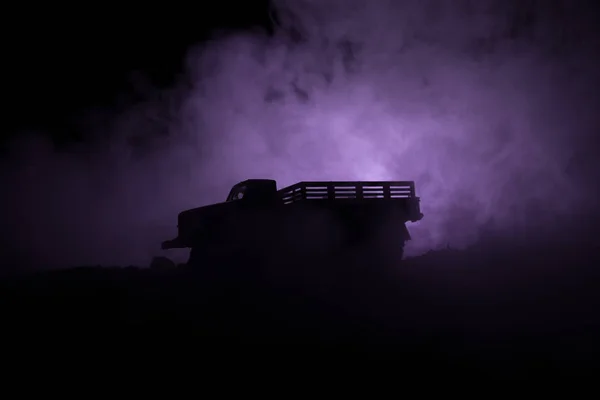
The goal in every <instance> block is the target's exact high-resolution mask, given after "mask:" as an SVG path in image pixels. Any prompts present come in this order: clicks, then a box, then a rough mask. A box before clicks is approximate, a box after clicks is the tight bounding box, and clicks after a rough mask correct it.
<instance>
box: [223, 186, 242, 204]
mask: <svg viewBox="0 0 600 400" xmlns="http://www.w3.org/2000/svg"><path fill="white" fill-rule="evenodd" d="M245 191H246V186H240V187H234V188H233V189H231V193H230V194H229V198H228V199H227V201H234V200H241V199H242V198H243V197H244V192H245Z"/></svg>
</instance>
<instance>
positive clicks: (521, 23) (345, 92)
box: [0, 0, 600, 267]
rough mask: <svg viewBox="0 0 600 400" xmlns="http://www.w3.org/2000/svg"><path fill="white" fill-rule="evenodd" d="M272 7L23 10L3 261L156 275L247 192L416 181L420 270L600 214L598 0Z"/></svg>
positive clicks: (8, 125) (12, 34)
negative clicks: (445, 252) (181, 225)
mask: <svg viewBox="0 0 600 400" xmlns="http://www.w3.org/2000/svg"><path fill="white" fill-rule="evenodd" d="M272 3H273V4H267V2H266V1H262V2H261V1H246V2H235V3H228V2H222V3H218V2H217V3H214V4H210V6H208V5H203V3H198V4H190V5H188V6H187V7H177V8H175V7H171V6H169V5H162V4H158V5H156V6H146V7H149V8H144V9H142V8H136V9H128V8H127V7H126V6H122V9H121V8H111V7H109V6H107V5H106V4H105V3H97V4H93V3H86V4H85V8H81V9H74V8H73V7H72V6H69V7H66V6H62V7H59V6H56V5H53V7H52V8H49V9H47V10H44V9H36V10H35V12H34V11H32V10H31V9H27V8H23V9H21V10H19V9H18V8H14V9H13V10H12V11H11V15H10V20H11V21H12V22H11V24H10V26H11V27H9V26H8V25H6V24H5V25H4V27H3V28H2V29H3V35H2V36H3V47H2V48H3V50H2V51H3V77H4V81H3V85H2V89H3V90H2V95H3V97H4V102H3V104H4V113H3V121H4V123H5V128H4V132H5V135H3V139H2V159H1V160H0V163H1V165H0V166H1V167H2V168H1V170H0V180H1V181H0V184H1V185H2V187H3V188H4V190H3V196H2V198H1V203H0V206H2V209H1V211H0V218H1V219H2V220H3V226H5V229H3V234H2V237H0V240H1V242H0V244H1V245H2V246H1V248H2V255H3V256H5V257H8V258H5V259H8V260H11V261H12V262H18V263H22V264H23V265H27V266H41V267H42V266H43V267H45V266H52V267H54V266H68V265H75V264H77V265H82V264H86V265H89V264H101V265H129V264H135V265H147V263H148V262H149V260H150V259H151V257H152V256H153V255H156V254H159V253H160V250H159V249H160V242H161V241H162V240H165V239H169V238H171V237H173V236H174V233H175V224H176V216H177V213H178V212H179V211H181V210H184V209H186V208H191V207H195V206H199V205H203V204H207V203H210V202H215V201H222V200H223V199H224V197H225V196H226V194H227V191H228V189H229V187H230V186H231V185H232V184H234V183H236V182H237V181H241V180H244V179H247V178H253V177H256V178H262V177H267V178H275V179H277V180H278V182H279V183H280V185H281V186H283V185H288V184H292V183H295V182H297V181H300V180H358V179H364V180H367V179H368V180H370V179H377V180H383V179H394V180H415V181H416V185H417V191H418V194H419V195H420V196H421V197H422V208H423V212H424V213H425V215H426V217H425V219H424V220H423V221H421V222H419V223H418V224H413V225H412V226H410V227H409V228H410V229H411V233H412V235H413V239H414V240H413V242H411V243H410V245H409V247H408V248H407V252H408V254H420V253H423V252H425V251H427V250H429V249H435V248H440V247H446V246H448V245H451V246H455V247H459V248H460V247H464V246H467V245H469V244H473V243H475V242H476V241H477V240H478V239H479V238H480V236H481V235H482V232H483V231H486V232H487V231H494V232H498V233H505V234H510V235H515V234H521V233H523V232H529V231H530V229H532V227H535V229H542V230H544V229H545V230H548V231H550V230H552V229H554V227H555V226H556V224H557V221H563V220H572V219H574V218H579V216H580V215H581V214H582V213H585V212H587V211H588V210H590V209H594V208H596V201H595V200H594V196H593V195H594V194H595V193H596V191H595V190H596V188H597V182H598V181H600V175H599V174H598V172H597V171H598V169H597V168H596V158H597V154H598V153H597V149H598V147H597V146H598V139H597V136H598V128H599V126H600V125H599V122H600V121H599V117H598V115H599V114H598V113H597V109H598V105H599V101H600V95H599V93H600V91H599V90H598V89H599V85H598V83H599V78H598V73H597V71H598V70H600V68H599V65H598V57H597V55H598V54H599V50H600V41H599V40H598V37H599V36H598V35H597V34H596V30H597V26H598V24H599V21H600V20H599V18H598V12H597V10H596V9H595V8H593V4H594V2H592V1H585V0H580V1H566V0H548V1H541V0H540V1H533V0H531V1H499V0H498V1H494V0H482V1H469V0H461V1H443V0H428V1H427V0H423V1H416V0H415V1H392V0H371V1H368V0H364V1H361V0H345V1H342V0H321V1H317V0H274V1H273V2H272ZM82 7H83V6H82ZM523 234H525V233H523ZM169 255H170V256H173V257H174V258H177V257H183V256H181V254H180V253H171V254H169Z"/></svg>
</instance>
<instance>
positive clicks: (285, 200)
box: [162, 179, 423, 265]
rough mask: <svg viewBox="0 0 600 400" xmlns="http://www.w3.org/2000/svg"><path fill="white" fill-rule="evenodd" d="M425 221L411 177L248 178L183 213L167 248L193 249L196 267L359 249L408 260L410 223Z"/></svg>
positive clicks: (191, 256) (191, 262)
mask: <svg viewBox="0 0 600 400" xmlns="http://www.w3.org/2000/svg"><path fill="white" fill-rule="evenodd" d="M422 218H423V214H422V213H421V210H420V198H419V197H417V196H416V194H415V184H414V182H412V181H381V182H376V181H363V182H349V181H341V182H327V181H323V182H299V183H296V184H294V185H291V186H288V187H285V188H283V189H279V190H277V183H276V181H275V180H272V179H249V180H245V181H243V182H240V183H238V184H236V185H234V186H233V187H232V188H231V190H230V192H229V195H228V196H227V198H226V200H225V202H222V203H217V204H212V205H207V206H203V207H198V208H193V209H190V210H186V211H183V212H181V213H179V215H178V225H177V228H178V235H177V237H176V238H175V239H172V240H167V241H165V242H163V243H162V248H163V249H172V248H191V251H190V258H189V261H188V264H192V265H195V264H202V263H203V262H205V261H206V260H207V259H209V258H211V257H217V258H223V257H229V256H232V255H234V254H235V255H239V254H249V253H257V252H260V253H263V254H264V253H273V252H287V253H286V254H290V252H291V253H293V252H294V251H296V252H298V253H304V254H306V253H307V252H318V251H327V252H331V251H335V250H344V251H347V250H349V249H353V248H357V247H361V246H362V247H365V246H366V247H369V246H372V249H373V251H389V250H392V251H393V252H394V253H395V254H396V256H398V257H399V258H402V255H403V249H404V244H405V242H406V241H407V240H410V239H411V236H410V234H409V232H408V229H407V228H406V223H407V222H409V221H410V222H416V221H419V220H420V219H422ZM375 245H377V246H375ZM375 249H378V250H375Z"/></svg>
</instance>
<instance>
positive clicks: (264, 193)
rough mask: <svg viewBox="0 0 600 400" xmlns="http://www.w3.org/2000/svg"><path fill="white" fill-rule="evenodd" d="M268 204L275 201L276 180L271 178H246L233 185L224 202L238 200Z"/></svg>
mask: <svg viewBox="0 0 600 400" xmlns="http://www.w3.org/2000/svg"><path fill="white" fill-rule="evenodd" d="M239 200H243V201H244V202H252V203H264V204H268V203H271V202H274V201H277V182H276V181H274V180H273V179H248V180H245V181H243V182H240V183H238V184H236V185H234V186H233V187H232V188H231V191H230V192H229V194H228V195H227V199H226V200H225V202H231V201H239Z"/></svg>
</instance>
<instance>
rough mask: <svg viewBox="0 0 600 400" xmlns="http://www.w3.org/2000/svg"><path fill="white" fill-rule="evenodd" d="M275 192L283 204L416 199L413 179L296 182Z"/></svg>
mask: <svg viewBox="0 0 600 400" xmlns="http://www.w3.org/2000/svg"><path fill="white" fill-rule="evenodd" d="M277 193H278V195H279V196H280V198H281V200H282V201H283V203H284V204H291V203H296V202H299V201H304V200H337V199H354V200H363V199H384V200H391V199H404V200H406V199H418V197H417V196H416V194H415V183H414V182H413V181H358V182H349V181H343V182H335V181H330V182H325V181H322V182H298V183H296V184H294V185H291V186H288V187H285V188H283V189H280V190H279V191H278V192H277Z"/></svg>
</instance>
